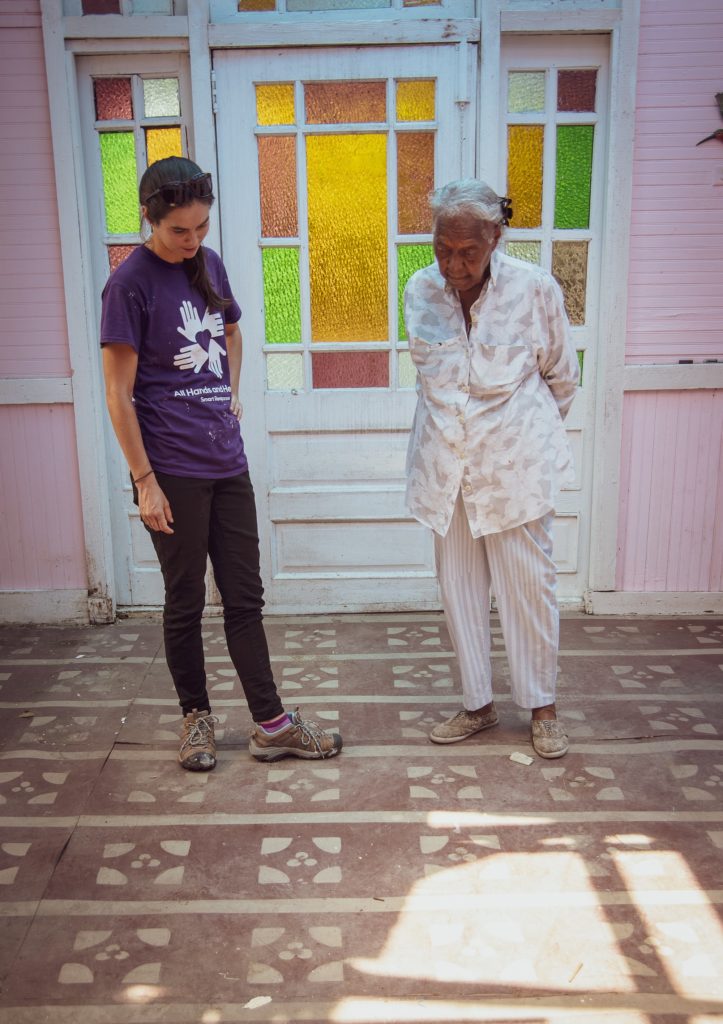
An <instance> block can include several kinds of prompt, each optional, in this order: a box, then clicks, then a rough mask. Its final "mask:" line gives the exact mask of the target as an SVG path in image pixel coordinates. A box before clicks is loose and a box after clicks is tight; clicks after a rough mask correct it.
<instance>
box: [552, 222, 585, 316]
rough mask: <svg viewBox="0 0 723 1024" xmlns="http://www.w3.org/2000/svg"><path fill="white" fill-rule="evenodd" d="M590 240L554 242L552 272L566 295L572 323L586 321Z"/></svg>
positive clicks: (566, 304)
mask: <svg viewBox="0 0 723 1024" xmlns="http://www.w3.org/2000/svg"><path fill="white" fill-rule="evenodd" d="M587 250H588V242H553V243H552V273H553V274H554V275H555V277H556V278H557V280H558V282H559V284H560V287H561V288H562V291H563V294H564V296H565V308H566V309H567V315H568V317H569V319H570V323H571V324H584V323H585V294H586V289H587Z"/></svg>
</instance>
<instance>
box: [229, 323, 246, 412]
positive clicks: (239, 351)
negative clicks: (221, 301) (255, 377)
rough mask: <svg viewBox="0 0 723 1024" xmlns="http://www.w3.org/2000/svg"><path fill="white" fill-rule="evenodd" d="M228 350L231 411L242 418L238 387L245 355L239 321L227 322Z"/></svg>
mask: <svg viewBox="0 0 723 1024" xmlns="http://www.w3.org/2000/svg"><path fill="white" fill-rule="evenodd" d="M226 352H227V354H228V372H229V377H230V381H231V412H232V413H233V415H234V416H235V417H236V419H238V420H240V419H241V417H242V416H243V406H242V405H241V402H240V401H239V397H238V389H239V381H240V380H241V359H242V355H243V341H242V338H241V329H240V328H239V325H238V324H237V323H235V324H226Z"/></svg>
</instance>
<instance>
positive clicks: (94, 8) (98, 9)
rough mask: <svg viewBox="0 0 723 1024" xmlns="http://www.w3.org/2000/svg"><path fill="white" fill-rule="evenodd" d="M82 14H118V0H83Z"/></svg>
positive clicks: (119, 10) (119, 11)
mask: <svg viewBox="0 0 723 1024" xmlns="http://www.w3.org/2000/svg"><path fill="white" fill-rule="evenodd" d="M82 10H83V14H120V13H121V9H120V0H83V4H82Z"/></svg>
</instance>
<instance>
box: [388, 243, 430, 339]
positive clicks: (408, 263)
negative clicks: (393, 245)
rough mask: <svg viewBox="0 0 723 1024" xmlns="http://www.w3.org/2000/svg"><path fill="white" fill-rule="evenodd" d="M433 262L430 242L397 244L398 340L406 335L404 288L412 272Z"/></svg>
mask: <svg viewBox="0 0 723 1024" xmlns="http://www.w3.org/2000/svg"><path fill="white" fill-rule="evenodd" d="M430 263H434V250H433V249H432V246H431V245H430V244H426V243H423V244H417V245H398V246H397V296H398V303H399V331H398V335H399V338H400V340H402V341H404V340H406V337H407V329H406V327H405V325H404V289H405V288H406V287H407V281H408V280H409V278H410V277H411V276H412V274H413V273H414V272H415V271H417V270H421V269H422V267H428V266H429V264H430Z"/></svg>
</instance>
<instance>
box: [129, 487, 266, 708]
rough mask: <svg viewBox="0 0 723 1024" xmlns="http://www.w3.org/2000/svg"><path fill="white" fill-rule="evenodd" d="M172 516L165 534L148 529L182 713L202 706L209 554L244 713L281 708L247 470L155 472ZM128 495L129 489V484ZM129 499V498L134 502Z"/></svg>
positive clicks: (204, 700) (204, 704) (205, 703)
mask: <svg viewBox="0 0 723 1024" xmlns="http://www.w3.org/2000/svg"><path fill="white" fill-rule="evenodd" d="M156 479H157V480H158V483H159V485H160V487H161V489H162V491H163V492H164V494H165V495H166V497H167V498H168V502H169V504H170V506H171V514H172V515H173V523H172V524H171V525H172V529H173V534H166V533H159V532H157V531H155V530H149V531H148V532H149V533H150V535H151V539H152V540H153V546H154V547H155V549H156V554H157V555H158V561H159V562H160V563H161V572H162V573H163V581H164V583H165V588H166V602H165V606H164V609H163V639H164V641H165V645H166V661H167V662H168V668H169V669H170V672H171V676H172V677H173V682H174V684H175V687H176V692H177V693H178V700H179V703H180V705H181V708H182V709H183V711H184V713H185V712H187V711H192V710H193V709H194V708H197V709H198V710H199V711H203V710H206V709H208V708H209V707H210V704H209V699H208V692H207V690H206V671H205V667H204V658H203V640H202V637H201V615H202V613H203V608H204V605H205V600H206V584H205V576H206V563H207V557H210V559H211V564H212V565H213V571H214V576H215V579H216V585H217V586H218V589H219V592H220V594H221V599H222V601H223V616H224V627H225V630H226V643H227V645H228V652H229V654H230V656H231V661H232V662H233V664H234V668H235V669H236V671H237V672H238V675H239V679H240V680H241V685H242V686H243V690H244V694H245V696H246V700H247V702H248V706H249V710H250V711H251V717H252V718H253V720H254V721H255V722H266V721H268V720H269V719H271V718H275V717H276V716H277V715H280V714H282V713H283V710H284V709H283V706H282V704H281V701H280V699H279V695H278V693H277V691H276V685H275V683H274V678H273V675H272V672H271V665H270V662H269V649H268V644H267V642H266V634H265V633H264V627H263V623H262V616H261V609H262V608H263V606H264V601H263V593H264V590H263V586H262V583H261V576H260V574H259V537H258V527H257V521H256V505H255V503H254V491H253V487H252V486H251V480H250V478H249V474H248V473H241V474H240V475H239V476H235V477H229V478H226V479H224V480H197V479H194V478H191V477H179V476H169V475H168V474H166V473H156ZM133 496H134V498H135V499H137V494H136V493H135V488H134V495H133ZM136 503H137V501H136Z"/></svg>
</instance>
